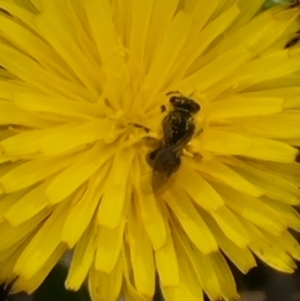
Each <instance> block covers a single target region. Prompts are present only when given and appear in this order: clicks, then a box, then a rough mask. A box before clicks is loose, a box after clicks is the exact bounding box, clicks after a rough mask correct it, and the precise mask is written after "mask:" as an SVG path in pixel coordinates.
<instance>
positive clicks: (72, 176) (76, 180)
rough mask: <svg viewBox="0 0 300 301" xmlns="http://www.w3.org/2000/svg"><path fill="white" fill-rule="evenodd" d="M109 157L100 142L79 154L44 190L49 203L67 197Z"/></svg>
mask: <svg viewBox="0 0 300 301" xmlns="http://www.w3.org/2000/svg"><path fill="white" fill-rule="evenodd" d="M111 155H112V154H111V151H109V150H108V149H107V148H106V147H105V146H104V145H103V143H100V142H98V143H96V144H95V145H94V146H93V147H91V148H90V149H87V150H86V151H84V152H83V153H81V154H80V157H79V158H78V157H76V158H77V162H75V163H74V164H73V165H71V166H70V167H68V168H66V169H64V170H63V171H62V172H61V173H59V174H58V175H56V177H55V178H54V179H53V181H52V182H51V183H50V184H49V186H48V187H47V188H46V192H45V193H46V195H47V197H48V199H49V201H50V203H51V204H56V203H58V202H60V201H62V200H63V199H64V198H66V197H67V196H69V195H70V194H71V193H72V192H74V191H75V190H76V189H77V188H78V187H80V185H81V184H83V183H84V182H85V181H86V180H87V179H88V178H89V177H90V176H91V175H92V174H93V173H94V172H95V171H96V170H97V169H99V168H100V167H102V166H103V164H104V163H105V162H106V161H107V160H108V158H109V157H110V156H111ZM68 157H70V155H69V156H68ZM0 183H1V182H0Z"/></svg>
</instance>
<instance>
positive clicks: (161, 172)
mask: <svg viewBox="0 0 300 301" xmlns="http://www.w3.org/2000/svg"><path fill="white" fill-rule="evenodd" d="M171 94H176V95H173V96H171V97H170V99H169V102H170V106H171V110H170V111H169V113H168V114H167V115H166V116H165V117H164V118H163V120H162V132H163V137H162V140H161V141H160V143H159V146H158V148H156V149H155V150H154V151H152V152H150V153H149V154H148V156H147V161H148V163H149V164H150V166H151V167H152V168H153V175H154V177H153V181H152V182H153V183H152V186H153V188H154V189H156V188H157V187H159V186H161V185H160V183H159V182H165V181H166V180H167V179H168V178H169V177H170V176H171V174H173V173H175V172H176V171H177V170H178V169H179V167H180V164H181V156H182V154H183V149H184V148H185V147H186V145H187V144H188V143H189V141H190V140H191V138H192V137H193V135H194V133H195V130H196V125H195V121H194V115H195V114H197V113H198V112H199V111H200V109H201V107H200V105H199V104H198V103H197V102H196V101H195V100H193V99H192V98H190V97H186V96H184V95H181V94H180V93H179V92H178V91H176V92H169V93H167V94H166V95H167V96H168V95H171ZM161 110H162V111H166V107H165V106H162V107H161ZM157 175H158V176H159V177H157V178H160V179H161V180H162V181H157V180H155V176H157Z"/></svg>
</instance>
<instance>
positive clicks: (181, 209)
mask: <svg viewBox="0 0 300 301" xmlns="http://www.w3.org/2000/svg"><path fill="white" fill-rule="evenodd" d="M172 192H173V193H172V194H170V193H166V194H165V201H166V202H167V204H168V205H169V206H170V208H171V210H172V211H173V212H174V214H175V216H176V218H177V219H178V220H179V223H180V225H181V227H182V228H183V229H184V231H185V232H186V235H187V236H188V237H189V239H190V240H191V241H192V242H193V243H194V244H195V246H196V247H197V248H198V249H199V250H200V251H201V252H203V253H204V254H208V253H210V252H213V251H216V250H217V249H218V245H217V243H216V241H215V238H214V236H213V233H212V232H211V231H210V229H209V228H208V227H207V225H206V223H205V222H204V221H203V219H202V217H201V215H200V214H199V212H197V210H196V208H195V206H194V205H193V204H192V202H191V199H190V198H189V197H188V196H187V194H186V193H184V192H183V191H182V190H179V189H176V190H175V189H174V190H173V191H172ZM174 227H175V228H176V227H179V225H178V224H177V223H176V224H174V225H173V228H174Z"/></svg>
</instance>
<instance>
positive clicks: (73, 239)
mask: <svg viewBox="0 0 300 301" xmlns="http://www.w3.org/2000/svg"><path fill="white" fill-rule="evenodd" d="M108 167H109V166H108V164H106V166H104V167H103V168H101V170H99V171H98V172H97V174H96V175H94V176H92V177H91V179H90V181H89V184H88V186H87V189H86V191H85V192H84V194H83V196H82V197H81V199H79V201H78V202H77V203H76V204H75V205H74V206H72V208H71V210H70V213H69V214H68V216H67V217H66V221H65V224H64V227H63V230H62V234H61V240H62V241H64V242H66V243H67V245H68V247H69V248H70V249H71V248H73V247H74V245H75V244H76V243H77V241H78V240H79V238H80V237H81V235H82V234H83V232H84V231H85V229H86V228H87V227H88V225H89V223H90V222H91V220H92V218H93V215H94V213H95V211H96V208H97V206H98V204H99V201H100V199H101V196H102V194H103V189H100V187H101V186H102V185H101V184H103V181H104V177H105V176H106V174H107V171H108ZM74 225H76V227H74Z"/></svg>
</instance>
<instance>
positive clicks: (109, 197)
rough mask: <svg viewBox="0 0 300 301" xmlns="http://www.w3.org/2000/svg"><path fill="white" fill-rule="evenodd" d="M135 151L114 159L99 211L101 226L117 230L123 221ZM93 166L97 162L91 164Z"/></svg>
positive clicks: (120, 152)
mask: <svg viewBox="0 0 300 301" xmlns="http://www.w3.org/2000/svg"><path fill="white" fill-rule="evenodd" d="M133 156H134V151H133V150H131V149H123V150H120V151H119V152H117V154H116V155H115V157H114V160H113V164H112V167H111V169H110V173H109V175H108V178H107V180H106V183H105V184H104V185H105V191H104V194H103V197H102V199H101V202H100V205H99V209H98V215H97V218H98V223H99V225H102V226H105V227H108V228H115V227H116V226H118V225H119V224H120V221H121V219H122V212H123V208H125V207H126V203H127V201H128V200H127V198H126V189H127V185H128V173H129V171H130V167H131V164H132V160H133ZM91 163H92V164H93V165H94V164H95V162H91Z"/></svg>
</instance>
